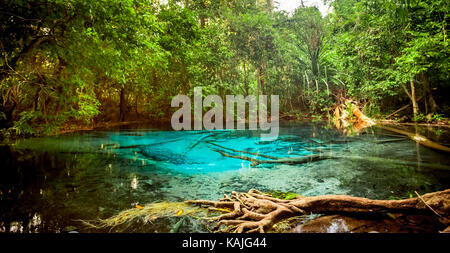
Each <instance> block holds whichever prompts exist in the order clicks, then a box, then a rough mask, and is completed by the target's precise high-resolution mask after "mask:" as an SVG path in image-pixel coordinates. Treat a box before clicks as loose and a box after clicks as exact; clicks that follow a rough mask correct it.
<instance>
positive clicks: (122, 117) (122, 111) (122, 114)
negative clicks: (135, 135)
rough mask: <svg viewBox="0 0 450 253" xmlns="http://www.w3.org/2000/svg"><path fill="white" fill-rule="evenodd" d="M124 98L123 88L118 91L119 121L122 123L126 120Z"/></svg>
mask: <svg viewBox="0 0 450 253" xmlns="http://www.w3.org/2000/svg"><path fill="white" fill-rule="evenodd" d="M126 104H127V103H126V98H125V88H124V87H122V88H121V89H120V102H119V121H121V122H124V121H125V119H126V110H127V108H126V107H127V106H126Z"/></svg>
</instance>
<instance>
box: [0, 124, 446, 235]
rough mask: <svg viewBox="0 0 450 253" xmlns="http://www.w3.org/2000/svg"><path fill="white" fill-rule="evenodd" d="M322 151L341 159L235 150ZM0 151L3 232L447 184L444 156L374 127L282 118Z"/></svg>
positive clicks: (68, 139) (62, 139) (127, 132)
mask: <svg viewBox="0 0 450 253" xmlns="http://www.w3.org/2000/svg"><path fill="white" fill-rule="evenodd" d="M421 131H422V132H424V131H425V134H426V135H427V136H429V137H430V138H433V139H435V140H437V141H439V142H440V143H442V144H448V141H449V140H450V138H449V137H448V131H447V130H446V129H443V130H442V129H440V130H439V131H431V130H427V129H425V130H423V129H422V130H421ZM436 133H437V134H436ZM320 150H326V151H327V152H330V153H332V154H337V155H340V158H337V159H326V160H320V161H312V162H308V163H303V164H266V163H261V164H259V165H255V164H252V162H251V161H248V160H245V159H239V158H238V157H239V156H241V157H242V156H245V157H250V158H257V159H260V160H267V159H269V158H267V157H266V156H273V157H278V158H292V157H300V156H306V155H311V154H315V153H318V152H320ZM218 151H222V152H225V153H227V154H231V155H233V156H235V157H226V156H223V155H222V154H221V153H220V152H218ZM0 152H1V156H0V157H1V158H0V163H1V170H0V206H1V207H0V210H1V212H0V231H1V232H23V233H27V232H64V231H70V230H76V231H79V232H86V231H89V230H87V229H85V228H83V226H82V225H80V222H79V220H91V219H97V218H106V217H110V216H112V215H114V214H117V213H118V212H120V211H123V210H125V209H129V208H133V207H134V206H135V205H136V204H140V205H145V204H147V203H153V202H161V201H184V200H188V199H210V200H216V199H218V198H220V197H222V196H223V194H224V193H227V194H228V193H230V192H231V191H243V192H246V191H248V190H250V189H252V188H255V189H258V190H260V191H265V192H269V191H274V190H277V191H283V192H295V193H298V194H301V195H308V196H314V195H323V194H349V195H353V196H361V197H368V198H376V199H396V198H407V197H409V196H411V195H413V194H414V191H418V192H419V193H427V192H432V191H438V190H443V189H447V188H449V186H450V159H449V157H448V154H446V153H441V152H437V151H434V150H431V149H428V148H426V147H423V146H419V145H418V144H416V143H415V142H414V141H412V140H410V139H408V138H406V137H403V136H398V135H396V134H395V133H391V132H388V131H384V130H382V129H379V128H377V127H372V128H368V129H366V130H365V131H363V132H361V133H359V134H358V135H353V136H346V135H343V134H342V133H340V132H338V131H337V130H335V129H334V128H333V127H331V126H329V125H327V124H324V123H304V122H297V123H285V124H282V125H281V126H280V136H279V137H278V139H277V140H275V141H270V142H267V141H264V140H261V139H260V132H259V131H249V130H215V131H170V130H169V129H161V128H154V127H151V126H142V125H138V126H126V127H122V128H118V129H105V130H95V131H84V132H77V133H71V134H65V135H59V136H49V137H36V138H28V139H21V140H16V141H14V142H13V143H8V144H4V145H2V146H0ZM260 155H262V156H260ZM345 157H349V158H348V159H346V158H345ZM146 226H152V225H151V224H148V225H146ZM71 227H72V228H73V229H70V228H71ZM75 228H76V229H75ZM133 231H135V232H143V231H144V232H145V231H149V230H148V229H144V228H142V229H139V228H136V229H135V230H133ZM151 231H153V230H151ZM187 231H190V230H189V229H187Z"/></svg>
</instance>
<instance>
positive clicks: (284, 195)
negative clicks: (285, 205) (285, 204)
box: [266, 190, 300, 200]
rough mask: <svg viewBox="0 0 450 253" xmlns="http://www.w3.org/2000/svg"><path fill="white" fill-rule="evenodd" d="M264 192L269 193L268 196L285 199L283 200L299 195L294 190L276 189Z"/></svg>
mask: <svg viewBox="0 0 450 253" xmlns="http://www.w3.org/2000/svg"><path fill="white" fill-rule="evenodd" d="M266 194H269V195H270V196H272V197H274V198H277V199H285V200H290V199H295V198H296V197H297V196H300V195H299V194H297V193H295V192H280V191H276V190H275V191H271V192H267V193H266Z"/></svg>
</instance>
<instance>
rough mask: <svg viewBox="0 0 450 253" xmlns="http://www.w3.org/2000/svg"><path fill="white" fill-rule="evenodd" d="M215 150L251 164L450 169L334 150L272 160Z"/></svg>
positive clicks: (444, 166)
mask: <svg viewBox="0 0 450 253" xmlns="http://www.w3.org/2000/svg"><path fill="white" fill-rule="evenodd" d="M213 151H215V152H217V153H219V154H221V155H222V156H225V157H229V158H235V159H241V160H245V161H249V162H252V163H251V166H258V165H260V164H291V165H293V164H303V163H309V162H315V161H321V160H327V159H347V160H357V161H365V162H373V163H385V164H386V163H387V164H395V165H406V166H420V167H421V168H430V169H441V170H450V166H446V165H442V164H435V163H421V162H420V163H418V162H415V161H414V162H413V161H404V160H394V159H387V158H383V157H375V156H349V155H345V154H342V153H333V152H324V153H318V154H311V155H304V156H295V157H288V158H277V157H272V156H271V158H272V160H261V159H256V158H253V157H248V156H244V155H232V154H229V153H227V152H225V151H223V150H218V149H213ZM237 151H239V150H237Z"/></svg>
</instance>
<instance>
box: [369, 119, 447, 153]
mask: <svg viewBox="0 0 450 253" xmlns="http://www.w3.org/2000/svg"><path fill="white" fill-rule="evenodd" d="M378 127H380V128H382V129H384V130H388V131H391V132H394V133H398V134H402V135H405V136H407V137H409V138H410V139H411V140H413V141H415V142H417V143H419V144H421V145H423V146H425V147H428V148H432V149H436V150H441V151H445V152H450V148H449V147H446V146H444V145H441V144H439V143H436V142H434V141H431V140H429V139H428V138H426V137H425V136H422V135H420V134H417V133H411V132H408V131H404V130H400V129H397V128H393V127H388V126H385V125H380V124H379V125H378Z"/></svg>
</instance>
